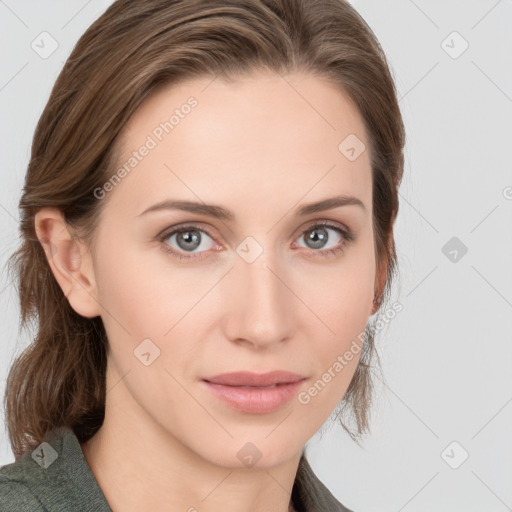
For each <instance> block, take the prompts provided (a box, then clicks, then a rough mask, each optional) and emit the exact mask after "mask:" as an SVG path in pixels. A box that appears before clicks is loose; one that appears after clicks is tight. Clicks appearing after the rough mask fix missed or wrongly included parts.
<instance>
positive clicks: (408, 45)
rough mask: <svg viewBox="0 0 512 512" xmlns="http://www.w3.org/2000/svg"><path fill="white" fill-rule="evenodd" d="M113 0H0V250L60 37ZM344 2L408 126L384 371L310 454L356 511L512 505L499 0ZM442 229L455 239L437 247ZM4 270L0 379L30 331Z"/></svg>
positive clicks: (509, 140) (509, 97)
mask: <svg viewBox="0 0 512 512" xmlns="http://www.w3.org/2000/svg"><path fill="white" fill-rule="evenodd" d="M110 3H111V2H110V1H109V0H90V1H70V0H66V1H64V0H59V1H55V0H54V1H52V2H46V3H43V2H41V1H40V0H38V1H36V0H32V1H28V0H23V1H21V0H18V1H16V2H15V1H14V0H0V25H1V28H2V30H1V34H0V41H1V44H0V52H1V56H2V60H1V63H2V64H1V69H2V73H1V76H0V109H1V120H2V122H1V126H0V130H1V132H0V137H1V140H2V159H1V166H0V240H1V246H0V264H1V265H2V266H3V265H4V264H5V261H6V259H7V257H8V255H9V254H10V253H11V252H12V251H13V250H14V249H15V247H16V244H17V229H18V212H17V204H18V200H19V196H20V192H21V188H22V184H23V179H24V173H25V170H26V166H27V163H28V158H29V150H30V144H31V138H32V135H33V131H34V128H35V125H36V122H37V120H38V118H39V116H40V114H41V112H42V110H43V108H44V105H45V103H46V101H47V99H48V96H49V93H50V90H51V87H52V85H53V83H54V81H55V79H56V77H57V75H58V73H59V71H60V69H61V67H62V65H63V63H64V61H65V59H66V58H67V56H68V55H69V53H70V51H71V49H72V47H73V45H74V44H75V42H76V41H77V39H78V38H79V36H80V35H81V34H82V33H83V32H84V31H85V29H86V28H87V27H88V26H89V25H90V24H91V23H92V22H93V20H94V19H96V18H97V17H98V16H99V15H100V13H101V12H103V10H104V9H105V8H106V7H107V6H108V5H110ZM352 3H353V5H354V6H355V7H356V9H357V10H358V11H359V12H360V13H361V15H362V16H363V17H364V18H365V20H366V21H367V22H368V24H369V25H370V26H371V28H372V29H373V30H374V32H375V33H376V35H377V37H378V38H379V40H380V41H381V44H382V46H383V47H384V50H385V52H386V53H387V56H388V59H389V62H390V65H391V68H392V71H393V74H394V76H395V80H396V83H397V87H398V91H399V97H400V105H401V108H402V112H403V116H404V120H405V124H406V128H407V138H408V139H407V146H406V168H405V176H404V182H403V185H402V187H401V191H400V214H399V217H398V220H397V224H396V241H397V245H398V257H399V263H400V280H399V281H398V282H397V286H395V292H394V296H393V300H399V301H400V302H401V304H402V305H403V311H401V312H400V313H399V314H398V315H397V316H396V318H395V319H394V320H392V321H391V322H390V323H389V324H388V327H387V328H386V329H385V330H383V331H381V333H380V335H379V338H378V348H379V352H380V354H381V358H382V362H383V370H384V377H385V384H381V383H380V381H377V385H378V386H377V388H378V391H377V395H376V398H377V400H376V407H375V409H374V412H373V423H372V425H373V433H372V435H371V436H370V437H369V438H368V439H367V441H366V443H365V445H364V448H363V449H361V448H359V447H357V445H355V444H354V443H353V442H352V441H351V440H350V438H349V437H348V436H347V435H346V434H345V433H344V431H343V430H342V429H341V427H339V428H336V427H333V428H331V429H330V430H328V432H327V433H326V434H325V435H323V436H320V435H316V436H315V437H314V438H313V439H312V440H311V442H310V443H309V445H308V452H307V453H308V456H309V460H310V462H311V464H312V466H313V469H314V470H315V472H316V473H317V475H318V476H319V477H320V478H321V479H322V480H323V481H324V483H325V484H326V485H327V487H328V488H329V489H330V490H331V491H332V492H333V494H334V495H335V496H336V497H338V499H340V501H342V502H343V503H344V504H345V505H346V506H348V507H350V508H352V509H354V510H355V511H356V512H362V511H365V512H376V511H396V512H401V511H404V512H408V511H411V512H412V511H425V512H431V511H443V512H451V511H453V512H457V511H462V510H463V511H465V512H477V511H478V512H480V511H483V510H485V511H486V512H502V511H503V512H504V511H507V510H509V511H510V510H512V441H511V432H512V428H511V427H512V421H511V420H512V339H511V338H512V335H511V333H512V270H511V264H512V166H511V163H510V157H509V155H510V148H511V145H512V137H511V136H512V115H511V114H512V57H511V55H512V30H511V28H512V1H511V0H500V1H496V0H479V1H476V0H472V1H469V0H451V1H441V0H437V1H427V0H415V1H413V0H388V1H386V2H383V1H382V0H354V1H353V2H352ZM43 31H47V32H49V33H50V34H51V36H52V37H53V38H54V39H55V40H56V41H57V42H58V45H59V46H58V48H57V50H56V51H55V52H54V53H53V54H52V55H51V56H49V57H48V58H46V59H43V58H41V57H40V56H39V55H38V54H37V53H36V52H35V51H34V50H33V49H32V48H31V43H32V41H34V40H37V38H38V36H39V35H40V34H41V32H43ZM454 31H456V32H457V33H458V34H459V35H457V34H453V32H454ZM443 41H444V43H443ZM465 42H467V44H469V46H468V48H467V50H466V51H464V53H462V54H461V55H458V54H459V53H460V51H461V50H462V49H463V48H464V46H465V44H466V43H465ZM455 57H456V58H455ZM452 237H456V238H457V240H455V242H452V243H455V244H456V245H455V246H453V247H452V246H448V248H447V249H445V251H444V252H443V247H444V246H445V244H446V243H447V242H448V241H449V240H450V239H452ZM461 243H463V244H464V245H465V246H466V247H467V253H466V254H464V255H462V253H461V251H460V246H461V245H460V244H461ZM457 244H458V245H457ZM454 249H455V250H457V258H456V261H453V258H454V257H455V253H454V252H451V254H450V251H453V250H454ZM445 253H446V254H447V255H445ZM7 277H8V276H7V275H6V273H5V272H2V278H1V281H0V322H1V325H2V336H1V343H0V361H1V363H0V392H2V394H3V390H4V387H5V377H6V375H7V371H8V368H9V366H10V363H11V361H12V358H13V357H14V355H15V354H17V353H19V351H20V350H21V349H22V348H23V347H24V346H25V345H26V343H27V342H28V341H29V340H28V336H26V335H24V336H20V334H19V332H18V314H19V310H18V304H17V300H18V299H17V296H16V294H15V290H14V287H13V286H12V285H11V283H9V282H8V278H7ZM2 420H3V418H2ZM0 436H1V437H0V465H1V464H6V463H9V462H12V461H13V460H14V457H13V455H12V452H11V451H10V448H9V445H8V442H7V439H6V435H5V430H4V429H0ZM454 441H455V443H456V444H451V443H453V442H454ZM450 445H451V446H450ZM447 447H448V449H447ZM466 453H467V455H468V458H467V459H466V460H465V461H464V462H463V463H462V464H461V461H462V460H463V457H464V455H465V454H466ZM450 464H451V466H454V467H455V466H458V465H459V464H460V465H459V467H458V468H457V469H454V467H451V466H450Z"/></svg>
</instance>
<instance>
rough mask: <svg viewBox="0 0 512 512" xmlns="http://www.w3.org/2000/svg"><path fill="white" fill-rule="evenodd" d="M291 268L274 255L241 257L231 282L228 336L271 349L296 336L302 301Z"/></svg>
mask: <svg viewBox="0 0 512 512" xmlns="http://www.w3.org/2000/svg"><path fill="white" fill-rule="evenodd" d="M290 280H291V278H290V273H289V271H286V269H285V268H284V266H283V265H279V264H278V263H277V262H276V260H275V259H274V258H270V257H266V253H265V252H264V253H263V254H261V255H260V257H259V258H258V259H256V261H253V262H252V263H248V262H246V261H244V260H243V259H242V258H239V259H238V260H237V261H236V262H235V265H234V268H233V269H232V270H231V272H230V277H229V279H228V283H227V287H228V290H227V293H228V294H229V300H228V301H227V304H228V305H227V308H228V309H227V310H226V312H225V315H226V318H225V320H226V323H225V329H226V336H227V337H228V339H230V340H231V341H233V342H235V343H239V344H246V345H248V346H252V347H253V348H257V349H264V348H267V349H268V348H271V347H272V346H278V345H280V344H281V343H282V342H284V341H286V340H288V339H289V338H291V337H292V336H293V332H294V329H296V325H295V321H296V320H295V321H294V319H297V316H298V315H297V309H298V307H299V306H298V305H299V304H300V301H299V300H298V299H297V298H296V296H295V295H294V293H293V291H292V290H291V289H290V288H289V285H288V282H289V281H290Z"/></svg>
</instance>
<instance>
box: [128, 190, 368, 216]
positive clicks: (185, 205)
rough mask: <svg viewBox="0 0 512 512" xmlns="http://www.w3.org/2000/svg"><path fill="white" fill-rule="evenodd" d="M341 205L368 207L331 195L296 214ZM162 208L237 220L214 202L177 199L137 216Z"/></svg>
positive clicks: (353, 198) (309, 204) (354, 199)
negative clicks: (206, 202)
mask: <svg viewBox="0 0 512 512" xmlns="http://www.w3.org/2000/svg"><path fill="white" fill-rule="evenodd" d="M340 206H359V207H360V208H362V209H363V210H364V211H366V207H365V205H364V203H363V202H362V201H361V200H360V199H358V198H357V197H354V196H347V195H342V196H335V197H329V198H327V199H323V200H321V201H317V202H314V203H306V204H303V205H302V206H300V207H299V208H296V209H295V210H294V215H296V216H298V217H304V216H306V215H310V214H312V213H318V212H323V211H326V210H332V209H334V208H339V207H340ZM161 210H181V211H185V212H189V213H198V214H201V215H208V216H209V217H214V218H216V219H221V220H226V221H234V220H235V214H234V213H233V212H232V211H230V210H227V209H226V208H224V207H222V206H218V205H214V204H205V203H196V202H194V201H177V200H172V199H166V200H164V201H160V202H159V203H156V204H154V205H152V206H150V207H148V208H146V209H145V210H144V211H143V212H142V213H139V215H137V217H141V216H142V215H146V214H147V213H150V212H156V211H161Z"/></svg>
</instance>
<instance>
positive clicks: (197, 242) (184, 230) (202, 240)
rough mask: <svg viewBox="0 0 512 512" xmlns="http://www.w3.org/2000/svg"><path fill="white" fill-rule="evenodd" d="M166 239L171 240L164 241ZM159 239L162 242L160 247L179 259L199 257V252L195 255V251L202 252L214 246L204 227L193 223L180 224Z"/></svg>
mask: <svg viewBox="0 0 512 512" xmlns="http://www.w3.org/2000/svg"><path fill="white" fill-rule="evenodd" d="M167 240H169V241H171V242H167V243H166V242H165V241H167ZM160 241H161V242H164V243H163V247H162V248H163V249H164V250H165V251H166V252H170V253H172V254H173V255H174V256H176V257H177V258H179V259H182V258H197V257H201V256H200V255H199V254H197V255H196V254H195V252H198V253H202V252H205V251H207V250H208V249H209V248H212V246H215V243H214V241H213V239H212V237H211V236H210V235H208V233H207V232H206V231H205V230H204V229H201V228H199V227H198V226H195V225H192V226H182V227H180V228H179V229H174V230H172V231H170V232H167V233H165V234H164V235H162V236H161V237H160ZM171 243H174V244H175V245H176V246H177V249H174V248H173V247H172V246H171V245H170V244H171ZM184 253H188V254H184Z"/></svg>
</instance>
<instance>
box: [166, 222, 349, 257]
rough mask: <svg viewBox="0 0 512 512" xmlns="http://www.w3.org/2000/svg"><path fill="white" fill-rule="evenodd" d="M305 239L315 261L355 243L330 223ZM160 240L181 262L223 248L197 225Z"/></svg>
mask: <svg viewBox="0 0 512 512" xmlns="http://www.w3.org/2000/svg"><path fill="white" fill-rule="evenodd" d="M330 232H331V233H334V235H333V234H330ZM302 238H304V239H305V240H306V244H307V245H305V246H304V245H299V247H305V248H306V249H310V251H307V252H309V254H308V256H312V257H314V256H331V255H335V254H338V253H341V252H342V251H343V250H344V248H345V247H346V246H347V245H348V244H349V243H350V242H352V240H354V239H355V237H354V234H353V233H352V232H351V231H350V230H348V229H346V228H345V229H344V228H341V227H340V226H337V225H334V224H332V223H331V222H330V221H321V222H318V221H317V222H316V223H315V224H313V225H311V226H310V227H308V228H307V229H306V230H305V231H302V233H301V235H300V236H299V238H298V240H300V239H302ZM158 239H159V241H160V242H161V244H162V249H163V250H164V251H165V252H168V253H171V254H172V255H173V256H175V257H176V258H178V259H194V258H203V257H205V256H204V255H203V253H206V252H208V250H212V249H213V250H216V251H219V250H221V249H222V246H220V245H218V244H217V243H216V242H215V241H214V240H213V237H212V236H211V235H209V234H208V232H207V230H206V229H205V228H203V227H199V226H198V225H195V224H193V225H186V226H181V227H179V228H176V227H174V228H173V229H171V230H166V231H165V232H164V233H163V234H162V235H160V236H159V237H158ZM331 242H332V243H331Z"/></svg>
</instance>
